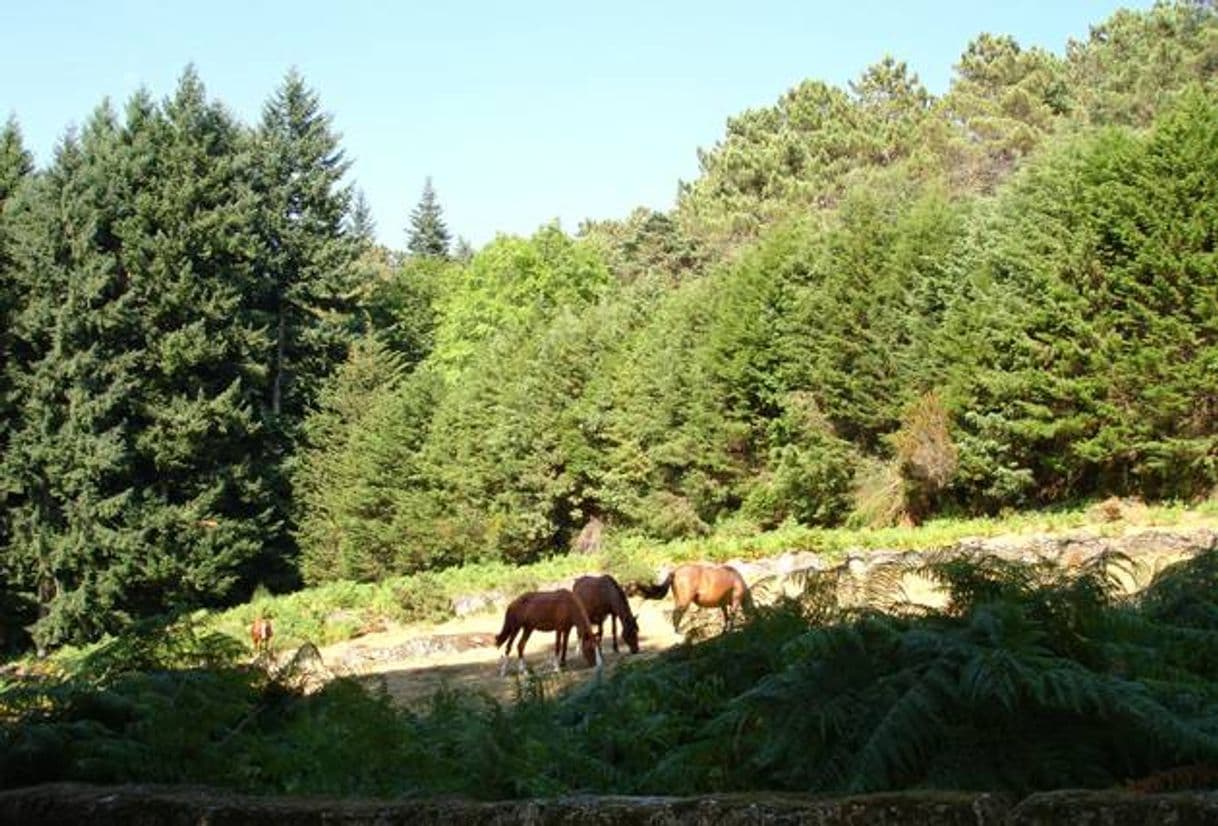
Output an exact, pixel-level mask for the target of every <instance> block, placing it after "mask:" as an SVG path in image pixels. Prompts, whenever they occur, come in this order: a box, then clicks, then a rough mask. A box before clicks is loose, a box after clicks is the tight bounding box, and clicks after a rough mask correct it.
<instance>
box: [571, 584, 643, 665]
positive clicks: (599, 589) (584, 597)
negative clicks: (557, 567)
mask: <svg viewBox="0 0 1218 826" xmlns="http://www.w3.org/2000/svg"><path fill="white" fill-rule="evenodd" d="M571 590H572V591H574V592H575V596H577V597H579V601H580V602H582V603H583V604H584V609H585V610H586V611H587V612H588V621H589V622H591V623H592V624H593V625H595V626H596V641H597V642H598V643H599V642H600V641H601V640H603V639H604V638H605V617H610V618H611V626H610V627H611V628H612V629H613V650H614V651H617V621H618V620H619V619H620V620H621V621H622V639H624V640H625V641H626V645H628V646H629V647H630V653H631V654H637V653H639V623H638V620H636V619H635V618H634V614H632V613H630V601H629V600H627V599H626V592H625V591H623V590H622V586H620V585H618V584H617V580H616V579H614V578H613V577H611V576H609V575H608V574H605V575H603V576H581V577H580V578H579V579H577V580H575V585H574V586H573V587H572V589H571Z"/></svg>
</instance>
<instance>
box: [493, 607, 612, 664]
mask: <svg viewBox="0 0 1218 826" xmlns="http://www.w3.org/2000/svg"><path fill="white" fill-rule="evenodd" d="M572 626H575V629H576V630H577V631H578V633H579V645H580V650H581V651H582V652H583V655H584V659H585V660H587V661H588V665H595V666H597V667H598V668H599V667H600V665H601V662H602V661H601V650H600V647H599V646H598V645H597V644H596V636H595V635H594V634H593V632H592V624H591V623H590V622H588V612H587V611H585V610H584V606H583V604H582V603H581V602H580V601H579V598H578V597H576V596H575V594H573V593H571V592H570V591H569V590H567V589H566V588H562V589H560V590H557V591H530V592H529V593H527V594H522V595H520V596H518V597H516V599H514V600H512V603H511V604H510V605H508V607H507V611H505V612H504V615H503V628H502V629H501V630H500V631H499V633H498V634H496V635H495V648H496V649H498V648H499V646H501V645H504V643H506V645H505V646H504V649H503V660H502V661H501V662H500V665H499V674H500V676H502V675H504V674H506V673H507V664H508V658H509V657H510V656H511V653H512V641H513V640H515V639H516V634H517V633H518V632H523V633H521V636H520V645H519V647H518V648H517V649H516V653H517V655H518V656H519V657H520V660H519V668H518V672H521V671H524V646H525V643H526V642H528V641H529V635H530V634H532V633H533V631H535V630H536V631H553V632H554V670H555V671H561V670H562V666H564V665H566V664H567V642H568V641H569V639H570V637H571V627H572Z"/></svg>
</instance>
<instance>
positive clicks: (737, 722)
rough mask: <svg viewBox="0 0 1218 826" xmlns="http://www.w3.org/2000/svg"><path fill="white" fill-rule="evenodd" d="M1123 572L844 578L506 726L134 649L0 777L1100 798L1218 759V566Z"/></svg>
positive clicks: (1015, 568) (53, 716) (6, 696)
mask: <svg viewBox="0 0 1218 826" xmlns="http://www.w3.org/2000/svg"><path fill="white" fill-rule="evenodd" d="M1129 564H1131V563H1130V561H1129V560H1124V559H1121V558H1116V557H1098V558H1096V559H1095V560H1093V561H1092V562H1090V563H1088V564H1086V565H1084V566H1082V567H1079V568H1076V569H1062V568H1057V567H1055V566H1053V565H1051V564H1038V565H1033V566H1025V565H1021V564H1017V563H1008V562H1001V561H998V560H996V559H987V560H970V559H963V558H958V557H957V558H948V559H940V560H931V561H930V562H929V563H928V564H927V565H925V566H921V571H922V573H923V574H925V575H929V576H932V577H934V578H936V579H937V580H938V581H939V582H940V583H941V584H942V585H943V586H944V587H945V588H946V589H947V592H948V595H949V600H948V603H947V605H946V607H945V608H943V609H942V610H929V609H926V608H924V607H923V608H921V609H919V610H917V611H912V610H901V609H900V608H899V606H898V608H897V609H896V610H894V611H892V612H890V613H880V612H879V611H877V610H875V609H869V608H866V607H850V606H849V605H848V604H847V603H845V602H843V601H842V600H841V599H839V593H840V592H839V591H838V589H837V588H836V587H835V585H834V582H835V579H834V578H835V576H836V575H835V574H834V573H833V572H830V573H827V574H822V575H820V576H818V577H815V578H810V579H809V581H808V584H807V586H806V588H805V590H804V592H803V595H802V596H801V597H800V598H798V599H784V600H780V601H779V602H778V603H776V604H775V605H773V606H769V607H763V608H761V609H758V610H757V611H756V612H755V615H754V617H753V618H752V619H751V621H750V622H749V623H747V624H745V625H744V626H743V627H741V628H738V629H736V630H735V631H733V632H729V633H726V634H722V635H720V636H717V637H714V638H712V639H709V640H706V641H705V642H700V643H697V644H687V645H683V646H679V647H677V648H675V649H672V650H671V651H669V652H666V653H665V654H663V655H661V656H659V657H656V658H653V659H650V660H647V661H642V662H630V663H624V664H623V665H621V666H620V667H619V668H617V669H616V670H615V671H614V672H612V673H611V674H610V675H608V676H607V677H606V678H603V679H599V680H594V681H590V682H587V683H585V684H584V685H583V686H582V687H580V688H578V689H576V690H574V691H571V692H569V693H567V694H553V693H552V691H551V689H550V687H549V686H548V685H547V684H546V683H545V682H544V681H536V680H534V681H530V682H527V683H524V684H521V685H520V687H519V697H518V700H517V702H516V703H515V704H513V705H511V706H503V705H500V704H498V703H496V702H493V701H491V700H489V699H486V698H482V697H476V696H471V695H465V694H457V693H450V692H441V693H440V694H438V695H437V696H436V697H435V698H434V699H433V702H432V704H431V706H430V708H428V709H425V710H422V711H417V712H410V711H399V710H395V709H394V708H393V707H392V706H391V705H390V703H389V700H388V697H387V696H386V695H385V694H383V693H380V692H378V691H376V690H371V691H369V690H368V689H365V688H363V687H361V686H359V685H358V684H356V683H354V682H351V681H344V680H338V681H335V682H333V683H331V684H330V685H328V686H327V687H326V688H325V689H324V690H322V691H320V692H318V693H316V694H312V695H309V696H301V695H299V694H297V693H295V692H293V691H291V690H290V689H287V688H286V687H285V684H282V683H279V682H277V681H275V680H269V681H268V680H266V679H265V678H264V677H261V676H258V675H257V674H256V673H251V672H248V671H237V670H225V669H223V668H222V667H217V666H213V670H210V671H201V670H190V669H187V670H181V668H180V664H181V663H182V661H183V657H184V656H185V657H186V658H187V659H192V658H193V659H198V658H199V657H200V656H202V657H203V658H204V659H206V658H207V656H208V655H207V654H206V652H207V651H208V650H211V649H209V645H208V644H206V643H204V640H203V638H198V639H199V643H203V644H202V645H201V646H200V644H199V643H194V644H186V645H185V646H184V648H185V651H178V652H177V653H174V654H172V655H169V656H166V655H164V654H162V655H158V656H153V657H151V658H149V657H148V656H146V653H144V652H146V651H147V650H148V647H147V646H146V645H136V646H135V647H134V649H132V648H131V647H130V645H129V644H124V645H122V646H118V647H112V648H110V649H109V650H108V652H107V653H108V655H109V656H110V659H108V660H107V659H106V658H100V659H98V658H94V659H93V660H91V661H86V666H85V667H82V668H81V669H80V670H79V671H78V673H77V675H76V676H75V677H74V678H72V680H70V681H68V682H63V683H43V684H41V685H40V686H36V687H34V688H33V689H30V688H29V687H19V688H16V689H14V688H11V687H10V688H8V689H7V690H5V691H4V693H3V695H0V703H3V705H4V707H5V708H6V709H8V710H10V712H11V713H10V718H9V721H8V722H7V723H6V724H5V727H4V729H3V730H2V731H0V737H2V738H3V742H4V745H5V746H6V748H4V749H0V755H4V757H3V760H4V761H5V762H4V768H5V772H4V773H3V775H2V776H3V777H4V778H5V782H6V783H11V782H37V781H41V780H51V779H82V780H104V781H110V782H115V781H131V780H140V781H149V780H158V781H169V782H207V783H209V784H214V785H225V786H231V787H234V788H238V789H245V790H252V791H260V792H280V793H285V792H286V793H299V792H302V791H310V792H312V793H318V792H324V793H327V794H344V795H346V794H362V795H369V794H371V795H381V796H387V795H402V794H410V795H420V794H430V795H452V794H458V795H463V796H471V797H475V798H482V799H505V798H525V797H537V796H543V797H544V796H553V795H559V794H570V793H573V792H576V791H579V792H593V793H617V794H670V795H672V794H675V795H684V794H695V793H704V792H711V791H715V792H724V791H743V790H751V789H766V790H791V791H797V790H798V791H803V792H814V793H824V794H842V793H848V792H865V791H884V790H895V789H904V788H924V789H925V788H937V789H977V790H986V791H995V792H1004V791H1005V792H1011V793H1015V794H1023V793H1027V792H1031V791H1035V790H1042V789H1052V788H1060V787H1063V786H1065V787H1080V786H1081V787H1097V788H1104V787H1109V786H1112V785H1114V784H1118V783H1121V782H1124V781H1127V780H1129V779H1131V778H1137V777H1141V776H1145V775H1147V774H1150V773H1153V772H1156V771H1161V770H1164V769H1166V768H1169V767H1172V766H1175V765H1180V764H1188V763H1196V762H1204V761H1212V760H1214V759H1215V758H1216V757H1218V693H1215V691H1214V688H1213V685H1214V678H1215V676H1218V675H1216V674H1215V673H1214V668H1215V667H1218V656H1215V655H1218V635H1215V630H1216V628H1215V625H1214V620H1215V617H1216V616H1218V614H1215V612H1214V611H1213V605H1212V587H1211V586H1212V583H1211V582H1210V580H1212V579H1213V576H1212V574H1213V570H1214V569H1215V564H1216V563H1215V554H1214V552H1209V553H1206V554H1202V555H1201V556H1199V557H1197V558H1195V559H1193V560H1191V561H1188V562H1184V563H1180V564H1179V566H1178V567H1177V568H1174V569H1169V570H1168V571H1167V572H1165V573H1164V574H1163V575H1161V576H1160V577H1159V578H1158V579H1157V580H1156V582H1155V583H1153V584H1152V585H1151V587H1150V588H1149V589H1148V591H1147V592H1146V594H1145V595H1144V596H1143V597H1141V598H1138V599H1134V600H1127V599H1124V598H1121V597H1119V596H1118V593H1119V589H1118V587H1117V585H1116V582H1117V576H1118V575H1119V574H1120V572H1121V571H1123V570H1125V569H1126V568H1127V566H1128V565H1129ZM901 572H902V571H895V572H887V574H886V573H885V572H876V573H875V577H876V578H878V579H883V578H884V577H885V576H887V575H888V574H892V573H897V574H899V573H901ZM889 579H890V580H891V581H895V579H894V578H892V577H889ZM1202 606H1205V607H1204V608H1203V609H1202V610H1198V609H1199V608H1202ZM131 650H134V651H136V652H141V653H138V654H136V655H135V657H134V659H131V658H130V657H129V656H128V655H125V654H124V655H120V656H119V657H118V662H120V663H127V665H128V666H133V665H138V667H139V668H151V669H153V670H151V671H148V672H146V673H136V672H134V671H133V670H131V668H130V667H120V668H118V669H114V668H111V667H109V666H107V667H105V668H104V669H103V672H102V673H105V674H106V675H108V676H107V678H106V679H104V680H100V681H99V680H98V679H97V677H96V673H97V672H90V667H96V666H97V665H98V663H102V662H106V663H112V662H115V659H114V656H115V654H116V653H117V652H122V651H131ZM221 659H222V658H221ZM170 663H177V664H179V665H178V667H177V668H171V667H167V666H169V664H170ZM170 697H174V698H176V699H177V700H178V702H169V701H168V699H169V698H170ZM12 712H15V713H12ZM186 713H189V715H190V720H189V721H187V720H186V719H185V718H184V717H183V715H184V714H186ZM14 772H15V773H14Z"/></svg>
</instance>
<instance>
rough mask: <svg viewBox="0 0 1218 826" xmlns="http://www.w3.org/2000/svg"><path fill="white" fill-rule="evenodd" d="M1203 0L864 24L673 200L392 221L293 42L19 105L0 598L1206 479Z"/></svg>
mask: <svg viewBox="0 0 1218 826" xmlns="http://www.w3.org/2000/svg"><path fill="white" fill-rule="evenodd" d="M1216 67H1218V14H1216V12H1215V9H1214V7H1213V5H1212V4H1211V3H1185V2H1180V3H1174V4H1163V5H1159V6H1156V7H1155V8H1154V9H1152V10H1150V11H1147V12H1124V11H1123V12H1119V13H1117V14H1116V15H1114V16H1113V18H1111V19H1110V20H1109V21H1107V22H1106V23H1104V24H1103V25H1101V26H1097V27H1096V28H1094V29H1093V31H1092V33H1091V36H1090V38H1089V39H1088V40H1087V41H1085V42H1078V43H1072V44H1071V46H1070V48H1069V49H1068V51H1067V54H1066V55H1065V56H1064V57H1058V56H1056V55H1053V54H1050V53H1048V52H1044V51H1042V50H1039V49H1023V48H1021V47H1020V46H1019V45H1018V44H1017V43H1015V42H1014V41H1013V40H1012V39H1010V38H1007V37H1000V36H993V35H982V36H980V37H979V38H977V39H976V40H975V41H974V42H973V43H971V44H969V46H968V47H967V49H966V50H965V52H964V54H963V56H962V57H961V59H960V62H959V64H958V65H957V68H956V76H955V78H954V80H953V83H952V85H951V88H950V89H949V91H948V92H947V93H946V94H945V95H944V96H943V97H942V98H935V97H934V96H932V95H930V94H929V93H928V92H927V91H926V90H925V89H924V88H923V87H922V86H921V84H920V82H919V81H918V79H917V77H916V76H914V75H913V74H912V73H910V72H909V71H908V69H907V68H906V66H905V65H904V64H902V63H899V62H898V61H895V60H892V59H885V60H883V61H881V62H880V63H879V64H877V65H876V66H874V67H871V68H870V69H868V70H866V71H865V72H864V73H863V74H862V76H861V77H860V78H859V80H858V81H857V82H855V83H853V84H851V85H850V88H848V89H845V90H843V89H837V88H834V87H830V86H827V85H825V84H821V83H816V82H807V83H803V84H801V85H799V86H798V87H796V88H795V89H793V90H791V91H790V92H788V93H787V94H786V95H784V96H783V97H782V98H781V99H780V100H779V101H778V103H777V104H776V105H775V106H773V107H769V108H765V109H759V110H755V111H750V112H746V113H744V114H742V115H741V116H739V117H737V118H733V119H731V120H730V121H729V123H728V130H727V134H726V136H725V137H724V139H723V140H722V141H721V142H720V143H719V144H717V145H716V146H715V147H713V148H712V149H710V150H708V151H706V152H703V153H702V154H701V155H700V159H701V166H702V172H701V175H700V176H699V178H698V179H697V180H695V181H694V182H692V183H690V184H688V185H683V187H682V191H681V195H680V198H679V199H678V203H677V205H676V206H675V208H674V209H673V210H672V211H671V212H670V213H658V212H648V211H643V210H640V211H638V212H636V213H635V214H633V215H631V216H628V217H626V218H624V219H623V220H621V221H608V222H599V223H590V224H586V225H585V226H583V227H582V228H581V231H580V234H579V236H578V237H576V238H572V237H570V236H568V235H567V234H565V233H564V232H563V231H561V229H560V228H558V227H557V226H549V227H543V228H541V229H540V230H539V231H538V232H537V233H536V234H535V235H533V236H532V237H531V238H527V239H524V238H514V237H502V236H501V237H499V238H497V239H495V240H494V241H492V242H490V243H489V244H487V245H486V246H485V247H484V248H482V249H481V250H479V251H477V252H476V253H474V252H472V251H470V250H468V249H463V250H461V251H459V252H458V251H454V250H451V249H450V244H449V243H448V236H447V230H446V228H445V227H444V226H443V223H442V220H440V217H439V213H438V206H437V203H436V199H435V193H434V191H432V190H431V187H430V185H429V186H428V188H427V190H426V192H425V198H424V202H423V203H421V204H420V206H419V208H418V210H416V213H415V215H414V216H412V226H413V231H414V234H413V235H412V239H411V245H410V253H409V254H397V253H393V252H392V251H389V250H385V249H381V248H377V247H375V246H374V245H373V244H372V242H371V240H370V235H371V230H370V216H369V215H368V214H367V210H366V208H365V207H363V206H361V205H360V204H359V202H358V199H353V198H352V196H351V193H350V191H349V190H348V189H346V188H344V185H343V174H344V172H345V170H346V164H345V162H344V160H343V156H342V151H341V148H340V147H339V144H338V140H337V137H336V136H335V135H334V134H333V133H332V131H331V130H330V127H329V122H328V119H327V118H326V116H325V115H324V113H323V112H322V111H321V109H320V107H319V104H318V102H317V100H316V97H315V96H313V95H312V94H311V93H310V92H309V91H308V89H307V88H306V87H305V86H304V85H303V82H302V81H301V80H300V79H299V78H298V77H296V76H294V75H293V76H289V78H288V79H287V80H286V81H285V84H284V86H283V88H281V89H280V90H279V91H278V92H277V93H276V94H275V95H274V96H273V97H272V99H271V100H270V101H269V102H268V104H267V106H266V110H265V113H264V117H263V119H262V122H261V123H260V124H258V125H257V126H254V127H246V126H244V125H242V124H239V123H237V122H236V121H235V120H234V119H233V118H232V117H231V115H229V114H228V113H227V112H226V110H225V109H224V108H223V107H222V106H221V105H219V104H217V103H215V102H213V101H209V100H208V99H207V98H206V96H205V94H204V93H203V90H202V87H201V85H200V84H199V81H198V79H197V78H195V77H194V76H193V74H191V73H187V75H186V76H185V77H184V78H183V80H182V83H181V85H180V87H179V90H178V92H177V93H176V94H175V95H174V97H172V98H170V99H169V100H167V101H165V102H163V103H159V104H158V103H156V102H154V101H151V100H150V99H148V98H147V96H144V95H138V96H136V97H135V98H133V100H132V101H131V102H129V103H128V105H127V107H126V110H125V113H124V114H123V116H122V117H120V116H119V115H118V114H116V113H114V112H113V111H111V110H110V109H108V108H106V107H103V108H102V109H100V110H99V111H98V112H97V113H96V114H95V115H94V116H93V117H92V118H91V119H90V120H89V121H88V122H87V123H86V125H85V127H84V128H83V129H82V130H81V132H80V134H79V135H76V136H72V137H69V138H68V139H66V140H65V141H64V142H63V144H62V145H61V147H60V148H59V150H58V152H57V154H56V157H55V159H54V161H53V162H52V163H51V164H50V165H49V166H48V167H47V168H46V169H44V170H40V171H34V170H32V169H31V165H30V163H29V156H28V154H26V153H25V152H24V150H22V148H21V146H20V140H19V137H18V134H17V130H16V128H15V125H10V127H9V128H8V129H7V130H6V132H5V135H4V140H3V142H2V143H0V198H2V199H3V213H2V216H3V220H2V222H0V274H2V278H3V281H2V282H0V284H2V292H0V301H2V302H3V303H2V305H0V311H2V312H3V314H4V324H3V330H4V336H5V337H4V339H3V341H2V342H0V346H2V347H3V351H4V358H5V363H6V364H5V369H4V373H3V378H2V379H0V380H2V381H3V382H4V385H3V394H2V396H0V399H2V400H3V401H2V404H3V407H2V408H0V418H2V424H0V427H2V428H3V430H2V431H0V440H2V441H3V445H4V460H3V464H2V465H0V479H2V481H0V496H3V497H5V500H4V508H5V517H4V521H3V523H0V531H2V532H3V534H2V539H3V542H4V543H5V552H4V564H3V576H4V583H3V589H0V590H2V592H3V594H4V599H5V600H6V602H5V606H6V607H5V610H7V611H9V612H10V613H12V614H15V615H17V614H20V613H21V612H22V611H36V612H37V613H38V616H39V618H38V620H37V622H36V623H35V624H34V636H35V639H36V640H37V641H38V643H39V644H41V645H48V644H54V643H57V642H61V641H64V640H70V639H81V638H88V637H92V636H96V635H97V634H98V633H100V632H102V631H105V630H108V629H111V628H114V627H117V626H121V625H123V624H125V623H126V622H128V621H129V619H131V618H133V617H137V616H142V615H146V614H148V613H152V612H157V611H164V610H170V609H174V608H179V607H187V606H194V605H200V604H209V603H214V602H220V601H225V600H231V599H234V598H239V597H240V596H241V595H243V594H245V593H248V591H249V589H251V588H253V587H254V586H255V585H256V584H257V583H259V582H267V583H269V584H271V585H272V586H276V587H284V586H286V585H289V584H291V582H292V580H293V577H294V576H296V575H297V574H300V575H303V577H304V579H305V580H306V581H321V580H326V579H332V578H357V579H372V578H377V577H381V576H384V575H387V574H390V573H399V572H405V571H413V570H420V569H426V568H431V567H436V566H441V565H452V564H460V563H462V562H465V561H469V560H476V559H506V560H513V561H524V560H529V559H534V558H536V557H538V556H539V555H542V554H545V553H548V552H551V551H554V550H560V549H563V548H565V547H567V546H568V545H569V544H570V542H571V541H572V539H573V538H574V537H575V536H576V535H578V534H579V533H580V532H581V531H582V530H583V529H584V528H585V527H586V526H588V525H589V524H595V523H597V522H599V523H600V524H606V525H609V526H610V527H611V528H612V529H614V530H617V531H637V532H642V533H645V534H647V535H650V536H654V537H657V538H667V537H677V536H690V535H698V534H701V533H706V532H708V531H712V530H716V529H730V530H737V531H741V530H756V529H759V528H765V527H768V526H773V525H776V524H778V523H781V522H782V521H784V520H788V519H790V520H797V521H800V522H804V523H810V524H836V523H840V522H843V521H847V520H853V521H856V522H865V523H873V522H884V521H895V520H901V519H905V520H913V521H916V520H919V519H922V518H925V517H926V516H928V515H931V514H934V513H942V512H953V511H959V512H977V511H994V510H997V509H1001V508H1005V507H1025V506H1034V505H1039V504H1045V503H1052V502H1060V501H1068V500H1071V499H1076V498H1080V497H1086V496H1091V495H1098V494H1106V493H1137V494H1140V495H1144V496H1151V497H1190V496H1195V495H1201V494H1204V493H1206V492H1207V491H1209V490H1210V489H1211V488H1212V487H1213V486H1214V485H1215V483H1218V450H1216V447H1215V441H1214V439H1215V433H1216V432H1218V424H1216V421H1215V412H1216V410H1218V402H1216V401H1215V400H1216V399H1218V395H1216V390H1215V383H1216V382H1218V378H1215V376H1218V371H1215V369H1214V368H1215V366H1216V365H1218V349H1215V345H1216V338H1215V336H1216V333H1218V331H1216V330H1215V324H1218V322H1216V321H1215V318H1216V314H1215V312H1214V310H1215V304H1216V303H1218V262H1216V261H1215V257H1214V256H1215V253H1214V249H1215V234H1216V232H1218V229H1216V227H1218V216H1216V214H1215V210H1216V209H1218V192H1215V187H1218V183H1215V181H1218V168H1216V167H1218V145H1216V142H1218V97H1216V93H1218V90H1216V87H1215V74H1216Z"/></svg>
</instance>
